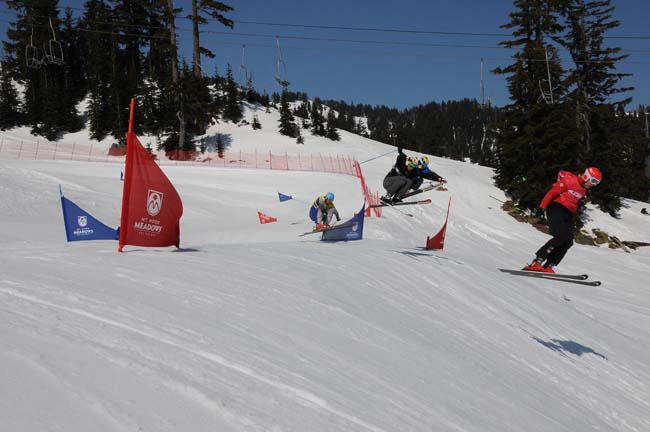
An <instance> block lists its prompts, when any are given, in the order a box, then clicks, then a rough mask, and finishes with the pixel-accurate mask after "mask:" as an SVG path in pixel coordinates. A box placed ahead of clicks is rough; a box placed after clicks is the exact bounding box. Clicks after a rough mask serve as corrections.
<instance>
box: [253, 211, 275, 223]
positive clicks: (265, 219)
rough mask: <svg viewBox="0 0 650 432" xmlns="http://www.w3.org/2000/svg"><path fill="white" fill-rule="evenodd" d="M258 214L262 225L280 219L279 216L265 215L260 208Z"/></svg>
mask: <svg viewBox="0 0 650 432" xmlns="http://www.w3.org/2000/svg"><path fill="white" fill-rule="evenodd" d="M257 216H258V217H259V218H260V223H261V224H262V225H264V224H267V223H271V222H277V221H278V218H274V217H271V216H267V215H265V214H264V213H262V212H261V211H259V210H258V211H257Z"/></svg>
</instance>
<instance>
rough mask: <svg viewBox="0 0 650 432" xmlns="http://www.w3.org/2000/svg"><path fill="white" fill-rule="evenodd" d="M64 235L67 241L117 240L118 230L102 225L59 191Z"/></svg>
mask: <svg viewBox="0 0 650 432" xmlns="http://www.w3.org/2000/svg"><path fill="white" fill-rule="evenodd" d="M61 208H62V209H63V223H64V225H65V235H66V238H67V239H68V241H69V242H72V241H81V240H117V239H118V238H119V234H118V231H117V230H115V229H113V228H111V227H108V226H106V225H104V224H103V223H101V222H100V221H98V220H97V219H95V218H94V217H93V216H91V215H90V214H89V213H88V212H87V211H85V210H83V209H82V208H81V207H79V206H78V205H76V204H75V203H73V202H72V201H70V200H69V199H67V198H66V197H64V196H63V193H62V192H61Z"/></svg>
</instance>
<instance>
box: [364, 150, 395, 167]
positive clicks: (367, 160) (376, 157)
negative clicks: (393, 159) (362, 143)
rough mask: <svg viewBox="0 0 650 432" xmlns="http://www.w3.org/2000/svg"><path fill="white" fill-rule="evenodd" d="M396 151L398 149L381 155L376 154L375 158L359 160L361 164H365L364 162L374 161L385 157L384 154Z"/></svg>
mask: <svg viewBox="0 0 650 432" xmlns="http://www.w3.org/2000/svg"><path fill="white" fill-rule="evenodd" d="M396 151H397V150H391V151H389V152H388V153H384V154H380V155H379V156H375V157H373V158H370V159H366V160H364V161H363V162H359V165H361V164H364V163H366V162H370V161H373V160H375V159H379V158H380V157H384V156H386V155H389V154H391V153H395V152H396Z"/></svg>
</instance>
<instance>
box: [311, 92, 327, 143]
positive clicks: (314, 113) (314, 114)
mask: <svg viewBox="0 0 650 432" xmlns="http://www.w3.org/2000/svg"><path fill="white" fill-rule="evenodd" d="M321 110H322V106H321V100H320V99H319V98H315V99H314V101H313V102H312V104H311V114H310V117H311V133H312V134H313V135H316V136H325V134H326V130H325V125H324V124H323V121H324V119H323V114H321Z"/></svg>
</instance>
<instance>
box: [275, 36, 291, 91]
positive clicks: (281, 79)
mask: <svg viewBox="0 0 650 432" xmlns="http://www.w3.org/2000/svg"><path fill="white" fill-rule="evenodd" d="M275 41H276V43H277V45H278V65H277V71H276V74H275V77H274V78H275V80H276V81H277V83H278V84H280V86H282V87H283V88H284V89H286V88H287V87H289V80H287V65H286V64H285V63H284V60H282V50H281V49H280V38H279V37H278V36H276V37H275Z"/></svg>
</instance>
